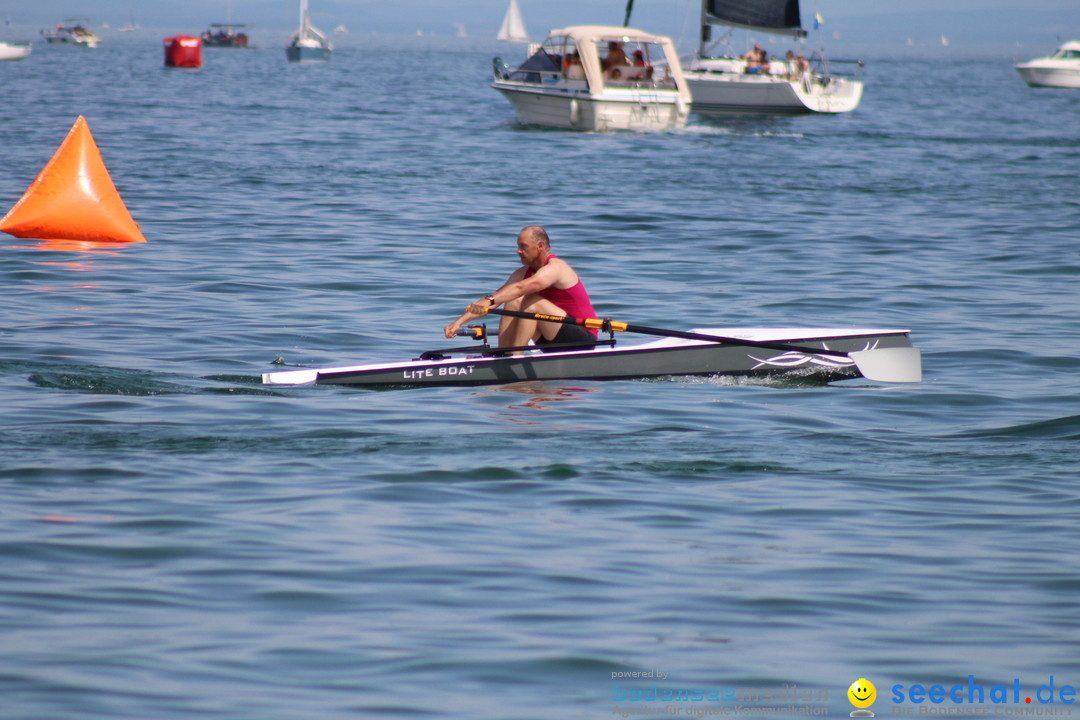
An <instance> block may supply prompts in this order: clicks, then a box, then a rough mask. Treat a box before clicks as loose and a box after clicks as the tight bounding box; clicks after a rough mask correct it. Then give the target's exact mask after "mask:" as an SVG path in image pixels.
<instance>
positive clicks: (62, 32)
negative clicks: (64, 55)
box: [41, 18, 101, 48]
mask: <svg viewBox="0 0 1080 720" xmlns="http://www.w3.org/2000/svg"><path fill="white" fill-rule="evenodd" d="M83 21H84V19H83V18H68V19H66V20H65V21H64V22H65V23H74V24H70V25H64V24H63V23H57V24H56V27H54V28H53V29H52V30H42V31H41V34H42V35H44V36H45V39H46V40H47V41H48V42H49V44H50V45H72V46H75V47H89V48H93V47H97V46H98V44H100V43H101V38H100V37H98V36H97V35H96V34H94V31H93V30H90V29H88V28H87V27H86V26H85V25H82V24H81V22H83Z"/></svg>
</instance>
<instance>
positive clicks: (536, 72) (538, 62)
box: [510, 44, 561, 83]
mask: <svg viewBox="0 0 1080 720" xmlns="http://www.w3.org/2000/svg"><path fill="white" fill-rule="evenodd" d="M560 62H561V56H560V55H556V54H553V53H552V52H551V48H550V47H549V46H548V45H547V44H545V45H544V46H543V47H541V48H540V49H539V50H537V51H536V52H535V53H533V54H532V55H531V56H530V57H529V59H528V60H526V61H525V62H523V63H521V65H519V66H518V69H517V70H515V71H514V72H513V73H512V74H511V75H510V79H511V80H517V81H518V82H535V83H538V82H540V75H541V73H552V72H556V73H557V72H559V70H560Z"/></svg>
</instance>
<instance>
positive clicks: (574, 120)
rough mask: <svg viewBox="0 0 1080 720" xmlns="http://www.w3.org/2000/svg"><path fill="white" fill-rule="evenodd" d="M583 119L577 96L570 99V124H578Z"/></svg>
mask: <svg viewBox="0 0 1080 720" xmlns="http://www.w3.org/2000/svg"><path fill="white" fill-rule="evenodd" d="M580 120H581V108H580V107H578V101H577V98H571V99H570V124H571V125H577V124H578V122H579V121H580Z"/></svg>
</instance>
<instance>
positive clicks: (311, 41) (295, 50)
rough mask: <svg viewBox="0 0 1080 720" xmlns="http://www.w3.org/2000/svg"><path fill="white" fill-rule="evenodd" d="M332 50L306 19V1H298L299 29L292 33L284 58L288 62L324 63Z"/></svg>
mask: <svg viewBox="0 0 1080 720" xmlns="http://www.w3.org/2000/svg"><path fill="white" fill-rule="evenodd" d="M333 49H334V46H333V45H332V44H331V43H330V40H329V39H328V38H327V37H326V35H323V34H322V33H321V32H319V31H318V30H316V29H315V26H314V25H312V24H311V21H310V20H309V19H308V0H300V29H299V30H297V31H296V32H295V33H293V36H292V42H290V43H289V46H288V47H287V48H285V57H287V58H288V59H289V62H301V63H303V62H326V61H327V60H329V59H330V51H331V50H333Z"/></svg>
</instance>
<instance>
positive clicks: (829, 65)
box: [810, 52, 865, 84]
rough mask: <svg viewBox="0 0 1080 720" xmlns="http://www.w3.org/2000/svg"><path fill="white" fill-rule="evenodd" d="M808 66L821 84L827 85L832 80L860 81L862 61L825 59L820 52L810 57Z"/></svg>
mask: <svg viewBox="0 0 1080 720" xmlns="http://www.w3.org/2000/svg"><path fill="white" fill-rule="evenodd" d="M810 66H811V67H812V68H813V69H814V73H815V75H817V76H818V78H819V79H820V80H821V82H823V83H825V84H827V83H828V82H829V81H830V80H831V79H832V78H840V79H845V80H862V72H863V67H865V63H863V61H862V60H848V59H840V58H826V57H825V54H824V53H822V52H814V53H812V54H811V55H810Z"/></svg>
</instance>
